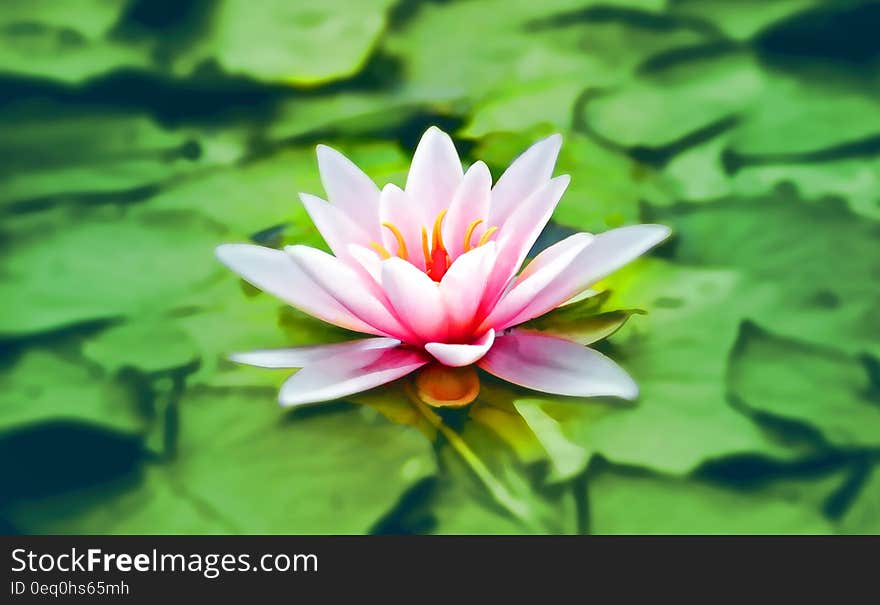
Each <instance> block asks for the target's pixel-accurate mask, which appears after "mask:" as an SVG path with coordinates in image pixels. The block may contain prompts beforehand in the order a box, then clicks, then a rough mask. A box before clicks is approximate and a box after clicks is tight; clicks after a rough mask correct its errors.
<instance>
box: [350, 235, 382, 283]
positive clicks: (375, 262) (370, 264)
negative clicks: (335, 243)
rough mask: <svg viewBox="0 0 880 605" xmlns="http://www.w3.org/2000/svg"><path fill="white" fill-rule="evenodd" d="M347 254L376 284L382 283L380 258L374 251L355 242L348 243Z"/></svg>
mask: <svg viewBox="0 0 880 605" xmlns="http://www.w3.org/2000/svg"><path fill="white" fill-rule="evenodd" d="M348 254H349V256H350V257H351V259H352V260H353V261H354V262H355V264H356V265H357V266H359V267H360V268H361V269H363V270H364V272H365V273H366V274H367V275H369V276H370V278H371V279H372V280H373V281H375V282H376V283H377V284H380V283H382V259H381V258H379V255H378V254H376V252H375V251H373V250H371V249H369V248H364V247H363V246H358V245H357V244H349V246H348Z"/></svg>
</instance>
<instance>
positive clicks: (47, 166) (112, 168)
mask: <svg viewBox="0 0 880 605" xmlns="http://www.w3.org/2000/svg"><path fill="white" fill-rule="evenodd" d="M0 126H2V127H0V145H2V149H3V162H2V164H0V179H2V182H3V187H2V189H0V204H3V205H6V204H10V203H13V202H18V203H19V205H25V206H29V205H31V204H32V203H34V202H42V201H45V199H46V198H57V199H60V200H75V199H77V197H80V198H82V197H86V196H91V198H92V199H94V198H96V197H98V196H104V197H106V198H111V199H112V197H113V196H114V195H115V197H117V198H118V199H119V200H120V201H124V200H125V199H126V194H129V195H131V192H132V191H134V193H135V194H137V193H138V192H137V189H139V188H143V187H147V186H154V185H156V184H158V183H161V182H164V181H167V180H169V179H171V178H172V177H174V176H176V175H180V174H184V173H187V172H191V171H193V170H196V169H198V168H199V167H201V166H203V165H206V164H209V163H212V162H214V161H220V160H223V159H225V158H223V157H221V156H217V155H216V154H215V155H213V156H212V155H211V153H212V152H211V151H210V149H209V147H208V144H209V143H210V141H208V140H207V137H203V136H202V135H201V134H199V133H195V132H190V131H187V130H185V129H178V130H167V129H164V128H161V127H159V126H158V125H157V124H156V123H155V122H153V121H152V120H151V119H150V118H149V117H148V116H146V115H142V114H138V113H130V112H126V111H122V110H118V109H110V110H108V109H107V108H106V107H95V106H91V107H89V106H85V107H82V106H80V105H76V104H73V103H65V104H62V103H46V102H43V103H40V104H34V103H24V104H19V105H14V106H13V107H11V108H8V109H7V110H6V111H4V113H3V114H2V115H0Z"/></svg>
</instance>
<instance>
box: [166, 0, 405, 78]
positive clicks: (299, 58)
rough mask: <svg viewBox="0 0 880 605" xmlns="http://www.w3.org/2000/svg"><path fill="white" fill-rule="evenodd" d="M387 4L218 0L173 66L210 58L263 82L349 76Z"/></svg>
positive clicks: (381, 23)
mask: <svg viewBox="0 0 880 605" xmlns="http://www.w3.org/2000/svg"><path fill="white" fill-rule="evenodd" d="M390 6H391V2H390V0H365V1H363V2H354V3H352V2H348V1H347V0H329V1H328V2H322V3H321V4H319V5H312V4H302V3H297V2H285V1H284V0H272V1H271V2H266V3H263V4H262V5H261V6H260V10H254V7H253V5H252V4H251V3H249V2H247V1H245V0H222V1H221V2H220V3H219V5H218V6H217V8H216V9H215V13H214V14H213V15H212V20H211V28H210V33H209V34H208V35H207V36H206V37H205V38H204V39H203V40H201V41H199V42H197V43H196V44H195V47H194V48H193V49H191V50H190V51H189V53H187V54H186V55H184V57H183V59H181V60H178V62H177V64H176V65H175V70H176V71H178V72H184V73H186V72H189V71H190V70H192V69H193V68H194V67H195V66H196V65H197V64H198V63H199V62H201V61H204V60H206V59H210V58H213V59H215V60H216V61H217V62H218V63H219V64H220V65H221V66H222V67H223V68H224V69H225V70H226V71H228V72H229V73H232V74H243V75H248V76H251V77H254V78H256V79H258V80H261V81H264V82H277V83H285V84H296V85H302V86H316V85H319V84H323V83H326V82H330V81H332V80H338V79H340V78H345V77H349V76H352V75H354V74H355V73H357V71H359V70H360V68H361V67H363V65H364V63H365V62H366V61H367V58H368V57H369V54H370V51H371V50H372V48H373V46H374V45H375V43H376V41H377V39H378V37H379V34H381V32H382V30H383V28H384V27H385V20H386V19H385V12H386V10H387V9H388V8H389V7H390ZM331 41H332V42H331Z"/></svg>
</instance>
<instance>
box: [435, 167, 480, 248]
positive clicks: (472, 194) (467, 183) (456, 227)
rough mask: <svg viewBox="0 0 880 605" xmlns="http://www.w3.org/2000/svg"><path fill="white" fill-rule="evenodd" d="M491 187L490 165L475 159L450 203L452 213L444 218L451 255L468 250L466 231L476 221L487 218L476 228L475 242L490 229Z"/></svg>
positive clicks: (444, 231) (446, 238) (473, 234)
mask: <svg viewBox="0 0 880 605" xmlns="http://www.w3.org/2000/svg"><path fill="white" fill-rule="evenodd" d="M491 189H492V175H491V174H490V173H489V168H488V167H487V166H486V164H484V163H483V162H474V164H473V165H472V166H471V167H470V168H468V171H467V172H466V173H465V175H464V179H462V181H461V185H459V187H458V190H457V191H456V192H455V196H454V197H453V198H452V202H451V203H450V204H449V213H448V214H447V215H446V217H445V218H444V219H443V243H444V244H445V245H446V250H447V251H448V252H449V254H450V257H451V258H453V259H454V258H456V257H458V256H459V255H461V254H463V253H464V234H465V232H466V231H467V228H468V226H469V225H470V224H471V223H472V222H473V221H475V220H478V219H481V220H483V221H484V222H483V223H481V224H480V225H479V226H478V227H477V228H476V229H475V230H474V231H473V233H472V236H471V239H472V245H476V244H477V242H478V241H479V239H480V236H481V235H482V234H483V233H484V232H485V231H486V228H487V226H488V225H486V223H485V221H486V220H487V219H488V218H489V201H490V199H491V198H490V196H491Z"/></svg>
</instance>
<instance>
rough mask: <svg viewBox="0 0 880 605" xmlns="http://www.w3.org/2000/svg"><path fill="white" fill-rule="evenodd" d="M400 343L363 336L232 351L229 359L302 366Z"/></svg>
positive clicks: (252, 363) (254, 363) (287, 366)
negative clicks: (297, 345) (355, 338)
mask: <svg viewBox="0 0 880 605" xmlns="http://www.w3.org/2000/svg"><path fill="white" fill-rule="evenodd" d="M399 345H400V341H399V340H397V339H394V338H363V339H360V340H349V341H348V342H337V343H333V344H325V345H312V346H306V347H294V348H292V349H261V350H258V351H248V352H247V353H234V354H233V355H230V356H229V359H230V360H232V361H235V362H237V363H245V364H248V365H252V366H258V367H261V368H302V367H304V366H306V365H310V364H312V363H315V362H316V361H321V360H323V359H331V358H333V357H336V356H337V355H344V354H347V353H353V352H357V351H372V350H374V349H393V348H394V347H397V346H399Z"/></svg>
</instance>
